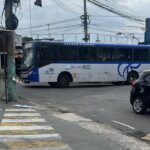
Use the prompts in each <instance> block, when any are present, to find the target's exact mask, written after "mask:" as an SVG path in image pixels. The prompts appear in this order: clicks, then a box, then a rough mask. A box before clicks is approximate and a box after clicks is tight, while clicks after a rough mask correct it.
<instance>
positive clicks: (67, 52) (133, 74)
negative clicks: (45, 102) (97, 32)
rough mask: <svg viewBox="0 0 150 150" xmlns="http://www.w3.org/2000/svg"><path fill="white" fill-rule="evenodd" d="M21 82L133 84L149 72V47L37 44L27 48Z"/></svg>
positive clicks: (36, 41)
mask: <svg viewBox="0 0 150 150" xmlns="http://www.w3.org/2000/svg"><path fill="white" fill-rule="evenodd" d="M24 51H25V55H24V60H23V65H22V66H23V68H22V75H21V77H22V79H23V80H24V82H25V83H32V82H40V83H49V84H50V85H51V86H58V87H68V86H69V84H70V83H71V82H78V83H80V82H82V83H98V82H113V83H114V84H115V83H116V84H117V83H121V82H123V81H126V82H127V83H131V82H132V81H133V80H136V79H137V78H138V76H139V73H140V72H141V71H143V70H145V69H150V46H149V45H122V44H99V43H71V42H69V43H68V42H56V41H48V40H47V41H46V40H35V41H33V42H30V43H27V44H26V45H25V50H24Z"/></svg>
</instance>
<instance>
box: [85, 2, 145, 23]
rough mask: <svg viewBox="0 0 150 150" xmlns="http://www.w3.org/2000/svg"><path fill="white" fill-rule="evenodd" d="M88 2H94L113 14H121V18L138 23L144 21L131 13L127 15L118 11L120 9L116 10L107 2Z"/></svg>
mask: <svg viewBox="0 0 150 150" xmlns="http://www.w3.org/2000/svg"><path fill="white" fill-rule="evenodd" d="M88 2H90V3H92V4H94V5H96V6H98V7H100V8H102V9H105V10H107V11H109V12H111V13H114V14H116V15H119V16H121V17H123V18H126V19H129V20H132V21H136V22H140V23H141V22H142V23H143V22H144V20H143V19H139V18H136V17H134V16H131V15H129V14H126V13H125V12H123V11H120V10H117V9H115V8H113V7H112V6H109V5H107V4H104V3H102V2H100V1H98V0H88Z"/></svg>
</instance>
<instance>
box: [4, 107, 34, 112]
mask: <svg viewBox="0 0 150 150" xmlns="http://www.w3.org/2000/svg"><path fill="white" fill-rule="evenodd" d="M5 111H6V112H10V111H11V112H24V111H25V112H29V111H31V112H32V111H33V112H35V111H36V110H35V109H28V108H26V109H21V108H20V109H5Z"/></svg>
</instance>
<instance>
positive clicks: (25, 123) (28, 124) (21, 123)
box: [0, 122, 36, 126]
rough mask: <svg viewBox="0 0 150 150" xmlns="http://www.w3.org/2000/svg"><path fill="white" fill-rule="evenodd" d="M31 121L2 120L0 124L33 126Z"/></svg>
mask: <svg viewBox="0 0 150 150" xmlns="http://www.w3.org/2000/svg"><path fill="white" fill-rule="evenodd" d="M34 125H36V124H33V123H31V122H2V123H1V124H0V126H34Z"/></svg>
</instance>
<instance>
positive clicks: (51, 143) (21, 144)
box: [3, 140, 67, 150]
mask: <svg viewBox="0 0 150 150" xmlns="http://www.w3.org/2000/svg"><path fill="white" fill-rule="evenodd" d="M3 143H4V144H5V145H6V146H7V147H8V148H9V149H15V150H16V149H19V150H22V148H26V150H28V148H42V149H43V150H44V149H45V148H46V147H47V148H49V147H51V148H59V147H60V148H61V147H64V146H67V145H66V144H64V143H63V142H62V141H61V140H57V141H55V140H43V141H42V140H40V141H8V142H3Z"/></svg>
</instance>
